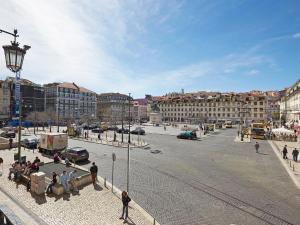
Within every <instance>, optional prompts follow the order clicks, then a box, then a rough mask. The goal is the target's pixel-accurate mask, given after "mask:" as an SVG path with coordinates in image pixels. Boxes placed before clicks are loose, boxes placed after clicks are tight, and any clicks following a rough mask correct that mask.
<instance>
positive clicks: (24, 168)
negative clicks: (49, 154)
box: [8, 157, 41, 181]
mask: <svg viewBox="0 0 300 225" xmlns="http://www.w3.org/2000/svg"><path fill="white" fill-rule="evenodd" d="M40 162H41V160H40V159H39V157H36V158H35V160H34V161H33V162H31V161H27V162H19V161H15V162H14V163H13V164H12V165H11V166H12V167H11V168H10V169H9V174H8V179H10V180H11V179H12V178H11V175H12V174H13V175H14V180H16V181H18V180H19V179H20V177H21V174H24V175H25V176H30V174H31V173H34V172H38V171H39V163H40Z"/></svg>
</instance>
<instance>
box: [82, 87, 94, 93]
mask: <svg viewBox="0 0 300 225" xmlns="http://www.w3.org/2000/svg"><path fill="white" fill-rule="evenodd" d="M79 91H80V92H84V93H95V92H93V91H91V90H89V89H87V88H84V87H79Z"/></svg>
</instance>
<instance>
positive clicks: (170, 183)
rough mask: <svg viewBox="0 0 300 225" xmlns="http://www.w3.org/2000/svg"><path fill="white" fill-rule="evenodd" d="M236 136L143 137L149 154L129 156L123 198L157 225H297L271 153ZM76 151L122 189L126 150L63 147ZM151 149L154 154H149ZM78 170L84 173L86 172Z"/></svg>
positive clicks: (289, 186) (293, 200) (295, 204)
mask: <svg viewBox="0 0 300 225" xmlns="http://www.w3.org/2000/svg"><path fill="white" fill-rule="evenodd" d="M235 134H236V129H227V130H222V131H221V132H220V133H219V134H215V135H211V136H209V137H206V138H205V139H203V140H201V141H188V140H178V139H176V137H174V136H169V135H159V134H147V135H146V136H144V137H143V139H144V140H146V141H147V142H148V143H150V147H151V149H148V150H145V149H133V150H131V151H130V154H131V161H130V189H129V194H130V196H131V197H132V198H133V199H134V200H135V201H136V202H137V203H138V204H140V205H141V206H142V207H143V208H144V209H146V210H147V211H148V212H149V213H150V214H151V215H152V216H153V217H155V218H156V219H157V221H159V222H160V223H161V224H167V225H171V224H177V225H178V224H214V225H215V224H220V225H221V224H222V225H223V224H224V225H225V224H228V225H229V224H243V225H255V224H274V225H277V224H278V225H279V224H300V214H299V209H300V192H299V190H298V189H297V188H296V187H295V185H294V183H292V181H291V180H290V178H289V176H288V174H287V172H286V171H285V170H284V168H283V167H282V165H281V164H280V162H279V161H278V159H277V158H276V156H275V154H274V152H273V150H272V149H271V147H270V146H269V144H268V143H267V142H265V141H259V142H260V146H261V147H260V153H259V154H257V153H255V150H254V146H253V145H254V144H253V143H235V142H233V140H234V138H235ZM69 146H83V147H86V148H87V149H88V151H89V152H90V161H91V162H92V161H95V162H96V164H97V165H98V167H99V175H100V176H102V177H106V178H107V179H108V180H109V181H110V180H111V168H112V157H111V155H112V153H113V152H114V153H116V156H117V160H116V162H115V174H114V179H115V180H114V184H115V185H116V186H117V187H118V188H119V189H121V190H123V189H124V190H125V189H126V178H127V176H126V165H127V164H126V163H127V149H125V148H124V149H122V148H115V147H110V146H105V145H100V144H94V143H88V142H82V141H76V140H69ZM152 150H159V151H153V153H151V151H152ZM91 162H90V163H89V164H83V166H84V167H87V168H89V167H90V165H91Z"/></svg>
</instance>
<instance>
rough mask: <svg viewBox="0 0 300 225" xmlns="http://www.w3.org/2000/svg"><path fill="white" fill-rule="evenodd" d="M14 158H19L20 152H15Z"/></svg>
mask: <svg viewBox="0 0 300 225" xmlns="http://www.w3.org/2000/svg"><path fill="white" fill-rule="evenodd" d="M14 160H15V161H16V160H19V154H18V153H15V154H14Z"/></svg>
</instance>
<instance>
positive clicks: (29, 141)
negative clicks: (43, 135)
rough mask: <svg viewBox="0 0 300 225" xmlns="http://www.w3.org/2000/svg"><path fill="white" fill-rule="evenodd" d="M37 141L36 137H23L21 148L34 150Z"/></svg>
mask: <svg viewBox="0 0 300 225" xmlns="http://www.w3.org/2000/svg"><path fill="white" fill-rule="evenodd" d="M38 143H39V139H38V138H36V137H25V138H23V139H22V140H21V146H23V147H25V148H29V149H36V148H37V146H38Z"/></svg>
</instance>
